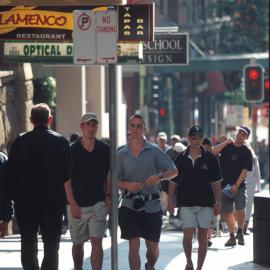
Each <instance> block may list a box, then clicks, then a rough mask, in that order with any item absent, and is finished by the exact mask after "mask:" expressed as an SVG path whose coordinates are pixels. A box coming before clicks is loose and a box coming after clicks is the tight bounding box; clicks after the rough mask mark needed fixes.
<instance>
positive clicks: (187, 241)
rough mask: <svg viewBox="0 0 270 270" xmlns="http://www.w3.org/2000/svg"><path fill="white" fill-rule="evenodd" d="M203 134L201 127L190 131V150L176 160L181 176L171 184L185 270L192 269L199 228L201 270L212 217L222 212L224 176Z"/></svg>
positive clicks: (199, 261)
mask: <svg viewBox="0 0 270 270" xmlns="http://www.w3.org/2000/svg"><path fill="white" fill-rule="evenodd" d="M202 139H203V131H202V129H201V128H200V127H199V126H194V127H192V128H191V129H190V130H189V133H188V140H189V146H188V148H187V149H186V150H185V151H184V152H182V153H180V155H179V156H178V157H177V158H176V159H175V165H176V168H177V169H178V172H179V174H178V177H177V178H175V179H174V180H173V181H171V182H170V183H169V200H168V210H169V211H170V212H173V211H174V204H173V196H174V194H175V190H176V185H177V207H180V211H181V220H182V229H183V232H184V239H183V247H184V252H185V255H186V259H187V264H186V268H185V270H193V269H194V267H193V262H192V259H191V254H192V238H193V233H194V229H195V228H198V242H199V249H198V260H197V268H196V269H197V270H200V269H202V266H203V263H204V260H205V257H206V253H207V243H208V241H207V232H208V228H209V225H210V222H211V220H212V217H213V214H215V215H218V214H219V213H220V193H221V191H220V190H221V188H220V186H221V185H220V182H221V173H220V169H219V164H218V161H217V159H216V158H215V156H214V155H213V154H211V153H210V152H208V151H206V150H205V149H204V148H203V147H202Z"/></svg>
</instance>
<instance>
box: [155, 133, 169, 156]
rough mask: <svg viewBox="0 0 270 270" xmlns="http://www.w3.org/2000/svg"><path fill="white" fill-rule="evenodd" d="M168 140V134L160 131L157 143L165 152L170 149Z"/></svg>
mask: <svg viewBox="0 0 270 270" xmlns="http://www.w3.org/2000/svg"><path fill="white" fill-rule="evenodd" d="M167 140H168V137H167V134H166V133H165V132H163V131H162V132H159V133H158V135H157V145H158V147H159V148H160V149H161V150H162V151H164V152H166V151H167V150H168V149H169V145H168V144H167Z"/></svg>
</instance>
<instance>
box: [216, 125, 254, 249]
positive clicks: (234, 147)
mask: <svg viewBox="0 0 270 270" xmlns="http://www.w3.org/2000/svg"><path fill="white" fill-rule="evenodd" d="M249 135H250V129H249V128H248V127H246V126H240V127H239V128H238V130H237V134H236V138H235V141H234V142H233V140H232V139H227V140H226V141H224V142H222V143H220V144H218V145H216V146H214V147H213V148H212V153H213V154H214V155H218V154H220V167H221V172H222V176H223V182H222V188H225V187H226V188H228V185H230V186H231V188H230V193H231V194H233V195H234V196H226V193H225V192H223V193H222V196H221V213H222V214H224V216H225V220H226V223H227V226H228V229H229V233H230V238H229V240H228V241H227V242H226V243H225V246H235V245H236V240H238V244H239V245H244V244H245V242H244V237H243V226H244V223H245V207H246V184H245V178H246V176H247V171H251V170H252V154H251V151H250V150H249V149H248V147H247V146H246V145H245V140H247V139H248V137H249ZM224 190H226V189H224ZM227 194H229V193H228V192H227ZM234 207H235V213H236V221H237V225H238V231H237V235H236V237H235V235H234V225H235V218H234Z"/></svg>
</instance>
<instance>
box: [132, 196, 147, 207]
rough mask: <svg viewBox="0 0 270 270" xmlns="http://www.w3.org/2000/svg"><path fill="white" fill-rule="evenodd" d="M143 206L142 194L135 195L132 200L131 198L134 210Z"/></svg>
mask: <svg viewBox="0 0 270 270" xmlns="http://www.w3.org/2000/svg"><path fill="white" fill-rule="evenodd" d="M143 207H144V197H143V195H142V194H141V195H137V196H135V197H134V200H133V208H134V209H135V210H140V209H142V208H143Z"/></svg>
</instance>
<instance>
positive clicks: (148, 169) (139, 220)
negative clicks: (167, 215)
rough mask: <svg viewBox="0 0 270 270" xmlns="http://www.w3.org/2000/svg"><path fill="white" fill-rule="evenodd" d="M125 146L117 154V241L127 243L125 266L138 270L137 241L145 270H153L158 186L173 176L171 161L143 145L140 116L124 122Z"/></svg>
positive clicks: (159, 223)
mask: <svg viewBox="0 0 270 270" xmlns="http://www.w3.org/2000/svg"><path fill="white" fill-rule="evenodd" d="M128 131H129V133H130V136H129V142H128V143H127V144H126V145H125V146H124V147H123V148H122V149H121V150H120V151H119V152H118V160H119V163H118V179H119V180H118V187H119V189H121V190H122V191H123V200H122V203H121V207H120V209H119V226H120V229H121V237H122V238H123V239H126V240H128V241H129V266H130V269H131V270H140V269H141V259H140V254H139V251H140V238H144V239H145V243H146V248H147V252H146V259H147V262H146V263H145V269H146V270H154V269H155V264H156V262H157V260H158V256H159V248H158V243H159V239H160V233H161V226H162V208H161V204H160V196H159V195H160V182H161V180H162V179H168V180H169V179H172V178H174V177H175V176H176V175H177V169H176V168H175V166H174V163H173V161H172V160H171V159H170V157H169V156H168V155H166V154H165V153H164V152H163V151H162V150H161V149H159V148H158V147H157V146H155V145H153V144H151V143H149V142H147V141H146V140H145V137H144V134H145V131H146V123H145V120H144V118H143V117H142V116H141V115H140V114H134V115H132V116H131V117H130V118H129V120H128Z"/></svg>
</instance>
